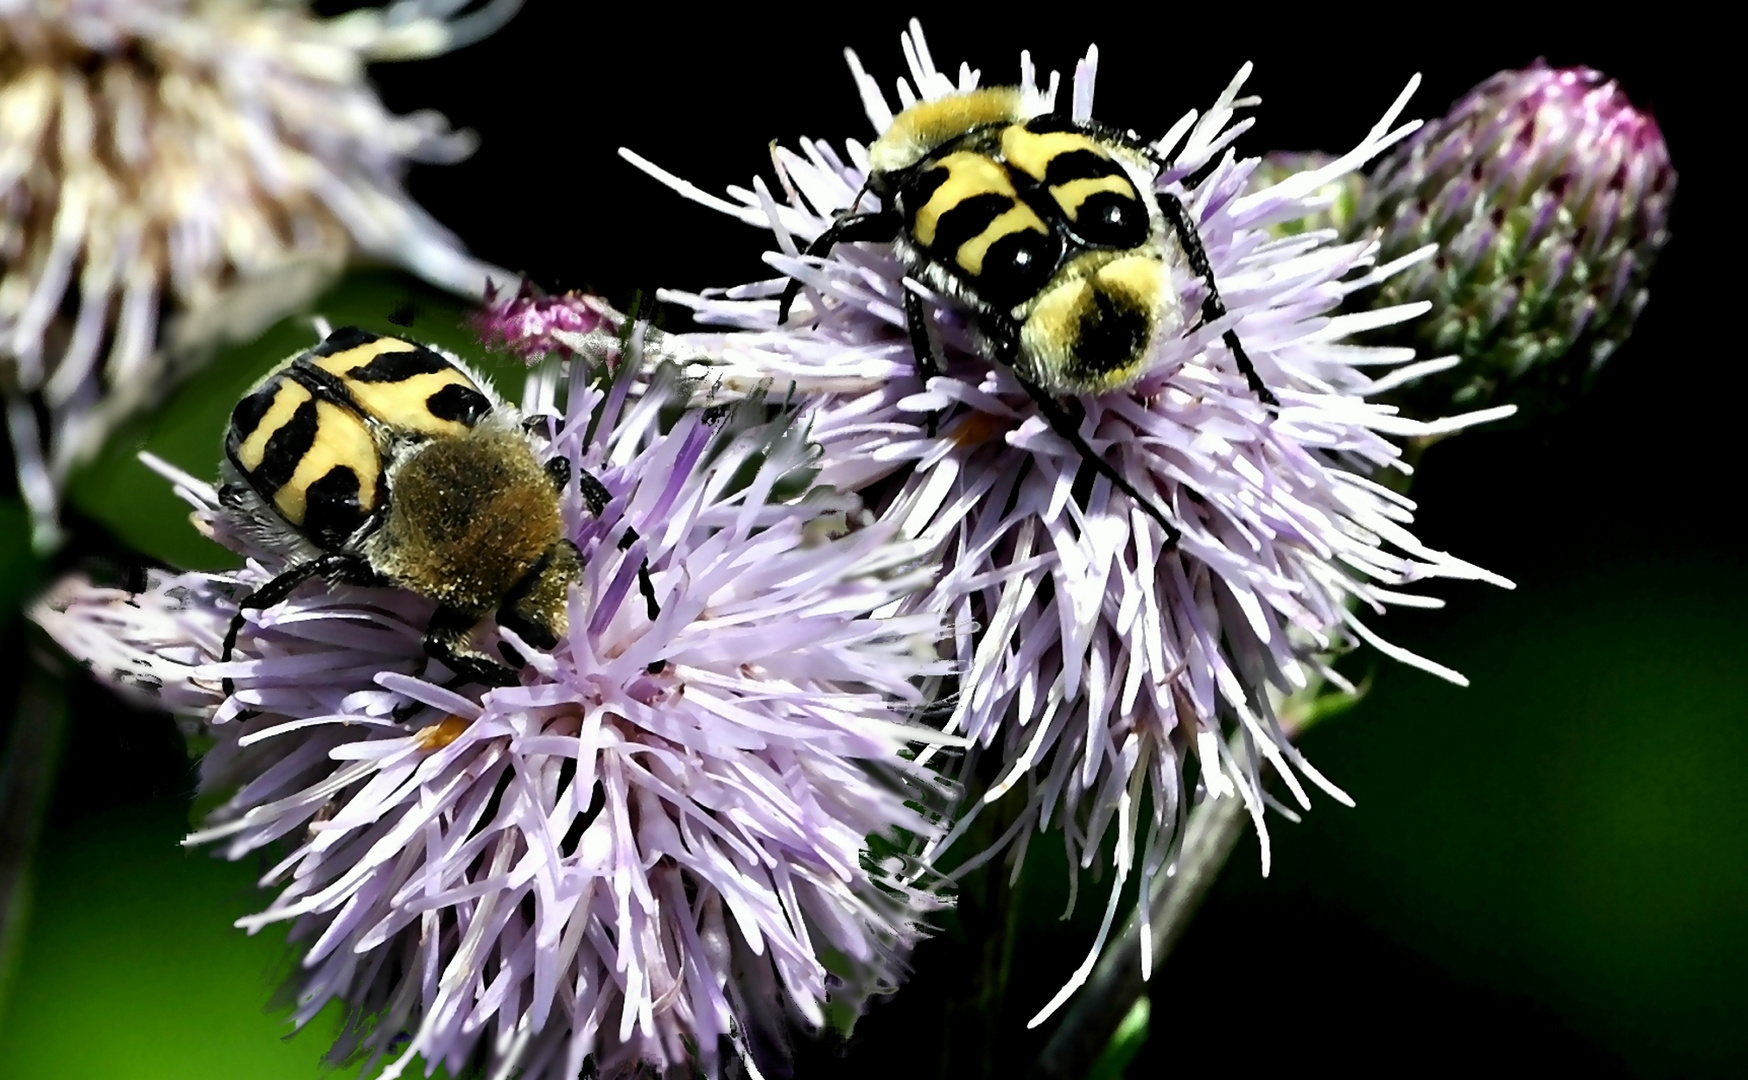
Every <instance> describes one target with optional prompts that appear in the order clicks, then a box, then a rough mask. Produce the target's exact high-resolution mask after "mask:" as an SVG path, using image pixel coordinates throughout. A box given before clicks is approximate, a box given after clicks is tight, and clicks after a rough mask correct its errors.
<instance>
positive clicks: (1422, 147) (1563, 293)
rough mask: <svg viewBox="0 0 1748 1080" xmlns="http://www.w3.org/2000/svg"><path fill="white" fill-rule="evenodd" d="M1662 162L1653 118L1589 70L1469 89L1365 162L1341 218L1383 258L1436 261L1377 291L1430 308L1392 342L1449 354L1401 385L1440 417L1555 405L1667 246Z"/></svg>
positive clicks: (1623, 331) (1609, 340) (1636, 300)
mask: <svg viewBox="0 0 1748 1080" xmlns="http://www.w3.org/2000/svg"><path fill="white" fill-rule="evenodd" d="M1675 180H1676V174H1675V169H1674V168H1673V166H1671V164H1670V161H1669V148H1668V146H1667V145H1666V144H1665V143H1664V141H1663V133H1662V131H1660V130H1659V129H1658V127H1657V121H1656V120H1655V119H1653V118H1652V117H1651V115H1650V114H1649V113H1648V112H1644V111H1642V110H1640V109H1637V108H1635V107H1634V106H1633V104H1632V102H1631V101H1629V100H1628V99H1627V96H1626V94H1625V93H1624V92H1623V91H1622V90H1621V88H1620V86H1619V85H1618V84H1616V83H1615V82H1614V81H1613V80H1612V79H1609V78H1607V77H1606V76H1604V75H1603V74H1602V73H1601V72H1598V71H1593V70H1591V69H1590V68H1583V67H1576V68H1553V67H1549V66H1548V65H1547V64H1546V63H1545V62H1542V61H1537V62H1536V63H1534V64H1532V65H1530V66H1529V67H1527V68H1524V69H1523V70H1521V71H1502V72H1500V73H1499V74H1497V75H1494V76H1493V77H1492V78H1490V79H1488V80H1486V81H1485V82H1483V83H1481V85H1479V86H1477V87H1475V88H1474V89H1473V90H1471V91H1470V92H1469V93H1468V94H1467V95H1465V96H1464V97H1463V98H1462V100H1460V101H1458V102H1457V103H1456V105H1455V106H1453V107H1452V108H1451V111H1450V112H1449V113H1447V114H1446V115H1445V116H1444V117H1443V118H1441V119H1439V120H1437V121H1435V122H1433V123H1431V124H1428V125H1427V126H1426V127H1425V128H1424V129H1422V130H1421V131H1420V132H1419V133H1417V134H1416V135H1415V137H1414V138H1413V139H1411V140H1410V141H1408V142H1406V143H1404V144H1403V145H1402V146H1401V147H1399V148H1398V149H1396V150H1395V151H1393V152H1392V153H1391V154H1390V156H1389V157H1387V158H1385V159H1384V160H1383V161H1382V162H1380V163H1379V165H1378V167H1377V169H1376V170H1375V172H1374V174H1373V176H1372V178H1371V181H1370V183H1369V185H1368V189H1367V194H1366V198H1365V199H1364V200H1363V203H1362V206H1361V209H1360V212H1359V214H1358V215H1357V216H1356V218H1355V220H1354V223H1353V227H1354V228H1355V229H1358V230H1369V229H1381V230H1382V240H1383V257H1384V258H1393V257H1395V256H1398V255H1401V254H1405V253H1406V252H1408V251H1411V250H1414V249H1416V248H1419V247H1421V246H1423V245H1425V244H1437V245H1439V254H1438V256H1437V257H1436V258H1435V259H1433V260H1432V261H1430V262H1425V263H1421V264H1419V265H1417V266H1415V267H1413V268H1411V269H1408V270H1405V271H1404V272H1402V273H1401V274H1398V275H1396V276H1395V277H1394V278H1392V279H1391V280H1390V281H1388V282H1385V283H1384V284H1383V286H1382V288H1381V295H1380V297H1379V298H1378V302H1380V303H1385V304H1399V303H1407V302H1411V301H1416V300H1427V301H1430V302H1431V303H1432V305H1433V306H1432V312H1431V314H1430V315H1429V317H1427V318H1426V319H1422V320H1420V321H1418V322H1416V323H1413V324H1411V325H1409V326H1408V327H1404V328H1402V329H1404V330H1406V331H1407V334H1406V335H1404V334H1400V333H1399V334H1397V335H1396V336H1397V337H1400V338H1402V339H1403V340H1406V341H1408V342H1410V343H1412V344H1414V345H1415V346H1417V347H1418V348H1419V349H1421V351H1422V352H1423V353H1426V354H1427V355H1443V354H1447V353H1454V354H1457V355H1458V356H1460V357H1461V358H1462V361H1463V362H1462V364H1461V366H1459V367H1456V368H1453V369H1451V370H1450V371H1448V372H1445V373H1443V374H1440V375H1438V376H1436V377H1433V378H1429V379H1425V380H1422V381H1421V382H1420V383H1419V384H1417V385H1416V386H1414V387H1411V388H1409V392H1408V393H1407V394H1406V395H1405V396H1406V397H1407V399H1408V400H1410V401H1411V402H1413V403H1414V405H1415V406H1416V407H1417V408H1420V409H1425V410H1437V411H1442V410H1443V409H1445V408H1448V407H1450V406H1451V405H1452V404H1453V403H1454V404H1456V405H1458V406H1462V407H1472V406H1474V405H1484V404H1487V403H1490V402H1496V401H1514V402H1517V403H1518V404H1520V405H1523V406H1535V407H1545V406H1554V405H1558V404H1561V403H1563V402H1564V401H1566V400H1569V399H1570V398H1571V397H1572V396H1573V394H1574V392H1575V391H1577V390H1578V389H1580V388H1581V387H1582V385H1583V384H1584V383H1585V382H1586V381H1587V380H1588V379H1589V378H1590V377H1591V376H1593V375H1594V374H1595V373H1596V371H1597V370H1598V369H1599V368H1600V367H1601V366H1602V364H1603V362H1604V361H1605V360H1607V359H1608V357H1609V355H1610V354H1611V353H1612V352H1613V351H1614V350H1615V349H1616V348H1617V347H1618V346H1619V345H1620V343H1621V342H1623V341H1625V340H1626V338H1627V335H1628V334H1629V333H1631V331H1632V328H1633V322H1634V320H1636V319H1637V318H1638V317H1639V312H1640V311H1642V310H1643V309H1644V307H1645V303H1646V300H1647V299H1648V297H1649V291H1648V284H1649V281H1650V277H1651V269H1652V267H1653V266H1654V265H1655V263H1656V261H1657V255H1658V253H1659V252H1660V251H1662V249H1663V246H1664V244H1666V243H1667V242H1668V240H1669V228H1668V226H1669V207H1670V203H1671V201H1672V200H1673V199H1674V197H1675Z"/></svg>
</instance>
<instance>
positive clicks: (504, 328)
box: [471, 278, 625, 362]
mask: <svg viewBox="0 0 1748 1080" xmlns="http://www.w3.org/2000/svg"><path fill="white" fill-rule="evenodd" d="M484 299H485V305H484V306H483V307H482V308H480V309H479V310H478V311H476V312H475V313H474V314H473V316H472V320H471V321H472V323H473V328H474V332H475V333H477V334H478V335H479V339H480V342H481V343H482V344H484V345H486V346H487V347H488V348H495V349H502V350H504V351H506V352H508V353H510V354H511V355H512V356H515V357H517V358H518V359H520V360H523V361H525V362H533V361H536V360H539V359H541V358H543V357H545V356H548V355H551V354H557V355H559V356H562V357H566V358H569V357H571V356H572V355H574V353H575V350H574V349H573V348H572V345H571V343H568V342H566V340H565V338H571V339H573V341H574V339H575V338H577V337H584V338H590V335H597V336H599V335H601V334H603V333H606V334H613V333H616V332H617V331H618V329H619V327H620V326H621V325H623V323H624V322H625V319H624V316H622V315H621V314H620V313H619V312H617V311H615V310H614V309H613V308H612V307H611V306H609V305H608V303H607V302H606V301H605V300H603V299H601V298H600V297H598V296H591V295H589V294H588V293H581V292H575V291H572V292H567V293H564V294H563V295H560V296H544V295H541V294H540V292H539V291H538V290H537V289H536V288H535V287H534V283H533V282H531V281H529V280H528V279H527V278H523V279H522V283H521V285H519V286H518V287H517V289H516V293H515V295H513V296H511V295H500V294H499V292H498V289H497V286H496V284H494V283H488V284H487V286H486V294H485V297H484ZM590 340H595V338H590Z"/></svg>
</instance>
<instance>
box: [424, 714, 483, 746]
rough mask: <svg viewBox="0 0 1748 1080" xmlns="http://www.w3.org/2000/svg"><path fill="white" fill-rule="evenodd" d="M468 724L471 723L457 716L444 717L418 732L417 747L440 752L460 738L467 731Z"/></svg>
mask: <svg viewBox="0 0 1748 1080" xmlns="http://www.w3.org/2000/svg"><path fill="white" fill-rule="evenodd" d="M470 723H472V721H470V720H463V719H462V718H461V717H459V716H453V715H451V716H445V717H444V718H443V719H442V720H439V721H438V722H437V723H435V724H432V725H431V726H430V727H428V728H424V729H423V730H421V731H420V732H419V745H420V746H421V747H423V748H424V749H426V750H441V749H443V748H444V747H445V746H448V745H449V744H450V743H452V742H454V741H455V740H457V739H459V738H461V733H462V732H464V731H466V730H467V726H468V724H470Z"/></svg>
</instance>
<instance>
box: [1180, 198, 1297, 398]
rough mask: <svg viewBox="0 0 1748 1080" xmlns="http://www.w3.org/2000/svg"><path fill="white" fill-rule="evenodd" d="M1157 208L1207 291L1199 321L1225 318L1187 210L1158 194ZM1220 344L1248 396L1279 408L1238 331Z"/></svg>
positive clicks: (1222, 337)
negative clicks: (1246, 387)
mask: <svg viewBox="0 0 1748 1080" xmlns="http://www.w3.org/2000/svg"><path fill="white" fill-rule="evenodd" d="M1157 194H1158V196H1159V208H1160V209H1161V210H1163V211H1164V212H1165V219H1166V220H1167V221H1169V222H1171V228H1172V231H1173V232H1175V233H1176V234H1177V238H1178V243H1179V244H1181V245H1183V249H1184V256H1185V257H1186V258H1188V259H1189V261H1190V270H1191V272H1193V273H1194V274H1195V275H1196V276H1197V277H1199V278H1201V279H1202V283H1203V284H1205V285H1206V286H1207V287H1208V292H1207V295H1206V296H1204V297H1202V321H1203V322H1204V323H1210V322H1213V321H1214V320H1216V319H1220V318H1224V317H1225V315H1226V304H1225V302H1224V301H1222V300H1221V299H1220V288H1219V286H1218V285H1216V284H1215V283H1214V268H1213V266H1212V265H1211V264H1210V263H1209V262H1208V250H1207V249H1206V248H1204V247H1203V246H1202V235H1201V234H1200V233H1199V232H1197V231H1196V226H1195V224H1194V223H1193V222H1191V221H1190V213H1189V210H1188V209H1186V208H1185V206H1184V204H1183V200H1182V199H1179V198H1178V197H1177V196H1176V195H1173V194H1172V193H1171V192H1169V191H1161V192H1158V193H1157ZM1220 340H1221V341H1224V342H1225V343H1226V347H1227V348H1228V349H1231V350H1232V356H1233V359H1235V360H1237V361H1238V370H1239V372H1240V373H1241V374H1242V375H1243V376H1244V381H1245V382H1247V383H1249V384H1250V390H1251V393H1253V394H1255V395H1256V396H1257V398H1258V399H1259V400H1261V401H1262V403H1263V404H1265V405H1270V406H1273V407H1274V408H1276V409H1279V408H1280V407H1281V403H1280V400H1279V399H1278V398H1276V397H1275V395H1274V393H1273V392H1272V391H1271V390H1269V388H1268V386H1267V385H1266V384H1264V382H1263V381H1262V376H1261V375H1258V374H1257V371H1256V365H1255V364H1253V363H1251V361H1250V356H1249V354H1247V353H1246V352H1245V351H1244V346H1243V345H1242V344H1240V343H1239V341H1238V331H1236V330H1228V331H1226V332H1225V333H1224V334H1221V335H1220Z"/></svg>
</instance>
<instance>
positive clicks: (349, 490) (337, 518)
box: [303, 465, 370, 551]
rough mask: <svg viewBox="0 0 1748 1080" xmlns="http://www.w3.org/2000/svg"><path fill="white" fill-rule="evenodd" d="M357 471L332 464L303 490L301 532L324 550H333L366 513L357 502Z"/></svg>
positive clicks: (353, 531)
mask: <svg viewBox="0 0 1748 1080" xmlns="http://www.w3.org/2000/svg"><path fill="white" fill-rule="evenodd" d="M358 494H359V492H358V474H357V473H355V472H353V471H352V469H351V468H350V467H349V466H346V465H336V466H334V467H333V468H331V469H329V470H328V471H327V473H325V474H324V475H323V476H322V477H321V478H320V479H318V480H317V481H316V482H315V483H313V484H311V485H310V486H309V489H308V490H307V491H306V492H305V494H304V498H305V503H304V506H305V509H304V512H303V532H304V534H305V535H307V536H309V538H310V539H312V540H314V541H315V542H316V544H317V545H318V546H320V547H321V548H322V549H324V550H326V551H337V550H339V549H340V547H341V546H342V545H343V544H345V542H346V539H347V538H348V537H350V536H351V535H352V534H353V533H355V532H357V531H358V529H359V526H361V525H363V524H364V522H365V521H366V520H367V519H368V518H369V517H370V515H369V514H367V513H366V512H365V510H364V507H362V506H360V505H359V502H358Z"/></svg>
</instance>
